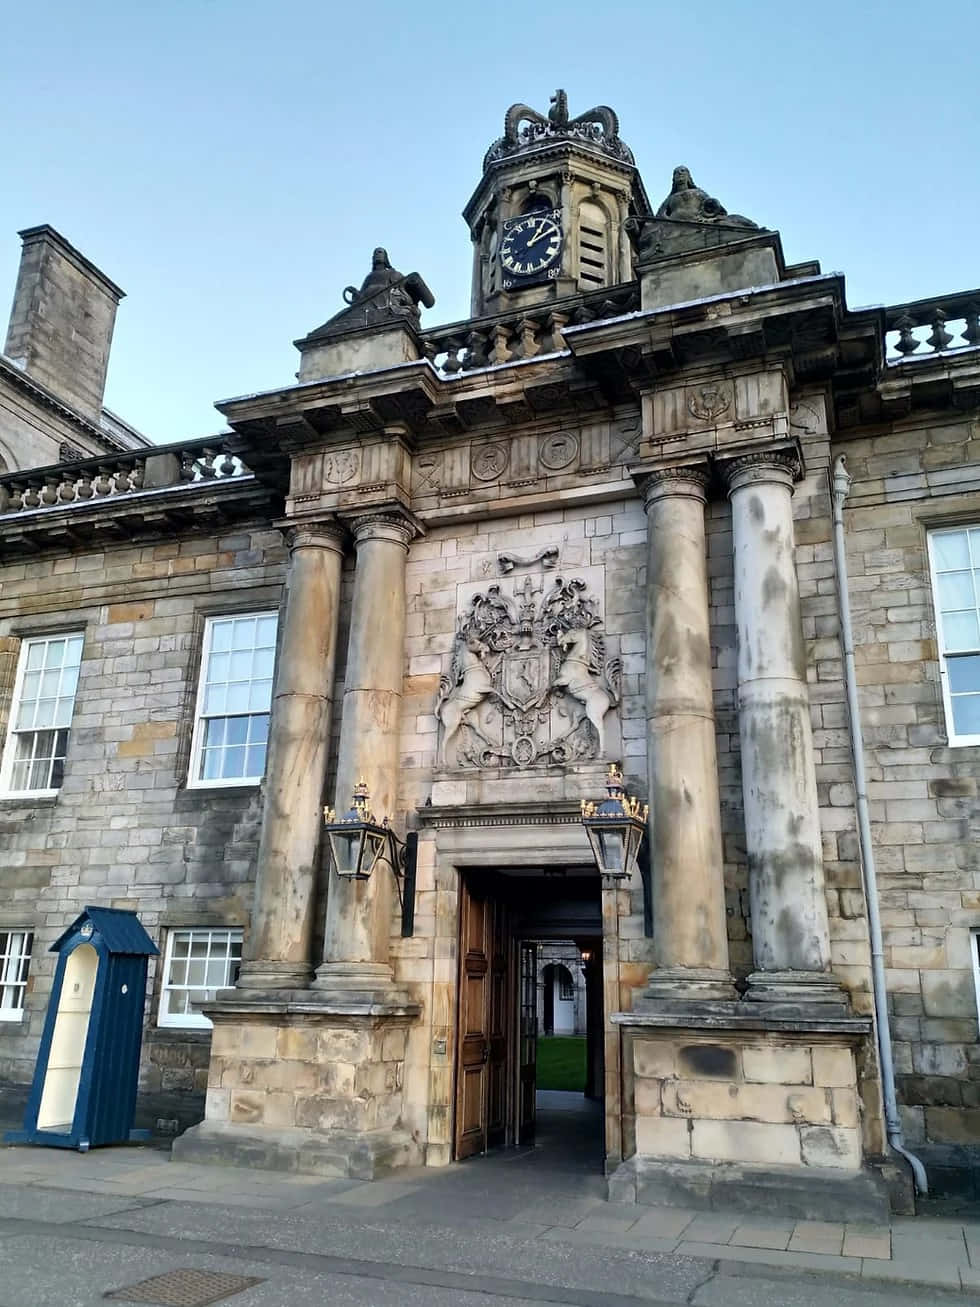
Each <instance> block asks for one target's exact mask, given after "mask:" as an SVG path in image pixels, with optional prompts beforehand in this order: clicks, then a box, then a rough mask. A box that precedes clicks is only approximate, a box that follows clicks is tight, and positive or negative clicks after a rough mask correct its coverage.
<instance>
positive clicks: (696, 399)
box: [687, 384, 732, 422]
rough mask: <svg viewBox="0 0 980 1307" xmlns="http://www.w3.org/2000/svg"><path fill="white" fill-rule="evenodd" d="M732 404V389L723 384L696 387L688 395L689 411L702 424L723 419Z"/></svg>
mask: <svg viewBox="0 0 980 1307" xmlns="http://www.w3.org/2000/svg"><path fill="white" fill-rule="evenodd" d="M731 402H732V392H731V389H730V387H729V386H727V385H721V384H714V385H711V384H709V385H705V386H695V387H694V388H693V389H692V390H690V391H688V395H687V407H688V411H689V412H690V414H691V416H692V417H696V418H697V419H698V421H700V422H713V421H714V419H715V418H717V417H721V415H722V413H724V412H725V411H726V410H727V409H728V408H729V407H730V406H731Z"/></svg>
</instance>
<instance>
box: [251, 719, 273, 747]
mask: <svg viewBox="0 0 980 1307" xmlns="http://www.w3.org/2000/svg"><path fill="white" fill-rule="evenodd" d="M249 721H250V722H251V726H250V727H249V730H248V741H249V744H259V743H264V742H265V741H266V740H267V739H268V738H269V714H268V713H255V714H254V715H253V716H252V717H250V718H249Z"/></svg>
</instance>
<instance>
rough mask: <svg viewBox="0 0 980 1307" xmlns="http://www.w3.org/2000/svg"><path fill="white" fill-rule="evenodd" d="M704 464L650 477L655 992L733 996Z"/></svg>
mask: <svg viewBox="0 0 980 1307" xmlns="http://www.w3.org/2000/svg"><path fill="white" fill-rule="evenodd" d="M707 481H708V474H707V471H706V469H704V468H702V467H696V466H694V467H673V468H665V469H662V470H659V471H656V472H653V473H652V474H650V475H649V476H648V477H646V478H645V479H644V482H643V491H644V502H645V506H646V512H647V543H648V564H647V566H648V572H647V665H646V687H647V758H648V764H647V765H648V769H649V786H650V790H649V792H650V867H651V879H652V885H653V922H654V949H655V955H656V959H657V970H655V971H654V972H653V973H652V974H651V976H650V981H649V984H648V988H647V994H648V995H649V996H650V997H656V998H664V999H669V998H702V999H731V998H733V997H734V991H733V989H732V985H731V976H730V974H729V967H728V929H727V923H726V917H725V884H724V877H723V871H722V842H721V804H720V799H719V794H718V765H717V756H716V746H715V719H714V705H713V696H712V685H711V642H710V635H709V616H708V568H707V558H706V547H705V530H704V505H705V498H706V495H705V490H706V486H707Z"/></svg>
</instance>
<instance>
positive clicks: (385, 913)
mask: <svg viewBox="0 0 980 1307" xmlns="http://www.w3.org/2000/svg"><path fill="white" fill-rule="evenodd" d="M351 530H352V531H353V534H354V541H355V545H356V549H357V566H356V570H355V573H354V596H353V602H352V604H351V619H350V642H349V645H348V650H347V674H346V679H345V682H344V705H343V717H342V719H341V728H340V749H339V753H338V758H337V789H336V799H335V805H336V808H337V811H338V812H346V811H347V809H348V808H349V807H350V803H351V796H352V794H353V790H354V786H355V784H356V783H357V782H358V781H360V780H364V781H366V782H367V786H368V790H369V792H370V796H371V798H370V804H371V808H372V809H373V811H374V814H375V816H376V817H377V819H378V820H379V821H380V820H382V819H383V818H384V817H387V818H388V819H389V820H391V819H393V818H394V815H395V803H396V801H397V794H398V744H399V730H400V725H401V700H402V674H403V668H404V659H405V561H406V554H407V552H408V546H409V544H410V543H411V540H412V537H413V535H414V534H415V531H414V527H413V526H412V525H411V523H410V522H409V521H408V520H407V519H406V518H405V517H403V516H401V515H400V514H397V513H376V514H371V515H367V516H364V517H362V518H359V519H356V520H355V521H353V522H352V523H351ZM394 895H395V882H394V877H393V876H392V874H391V870H390V869H389V867H388V866H387V865H386V864H383V865H381V866H379V867H378V868H376V870H375V872H374V874H373V875H372V877H371V879H370V880H367V881H353V880H342V879H341V878H340V877H338V876H337V873H336V869H335V868H334V867H333V866H332V865H331V867H330V884H329V889H328V893H327V914H326V929H325V933H324V961H323V964H322V965H321V966H320V967H318V969H317V979H316V981H315V982H314V984H315V986H316V988H318V989H324V990H336V991H340V992H342V993H344V994H350V993H353V992H355V991H359V992H362V993H365V994H367V993H371V992H373V993H375V994H377V993H378V992H381V991H383V990H384V988H385V987H386V986H390V984H391V980H392V971H391V967H390V965H389V963H388V943H389V938H390V933H391V919H392V905H393V899H394Z"/></svg>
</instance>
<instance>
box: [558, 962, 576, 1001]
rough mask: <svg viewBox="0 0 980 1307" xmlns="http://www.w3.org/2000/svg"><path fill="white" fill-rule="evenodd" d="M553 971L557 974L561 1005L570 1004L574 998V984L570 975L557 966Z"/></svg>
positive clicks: (565, 969)
mask: <svg viewBox="0 0 980 1307" xmlns="http://www.w3.org/2000/svg"><path fill="white" fill-rule="evenodd" d="M555 970H556V972H557V974H558V997H559V998H560V999H561V1001H562V1002H563V1003H570V1002H571V1001H572V999H573V998H574V997H575V982H574V981H573V980H572V977H571V973H570V972H569V970H568V968H567V967H563V966H558V967H556V968H555Z"/></svg>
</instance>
